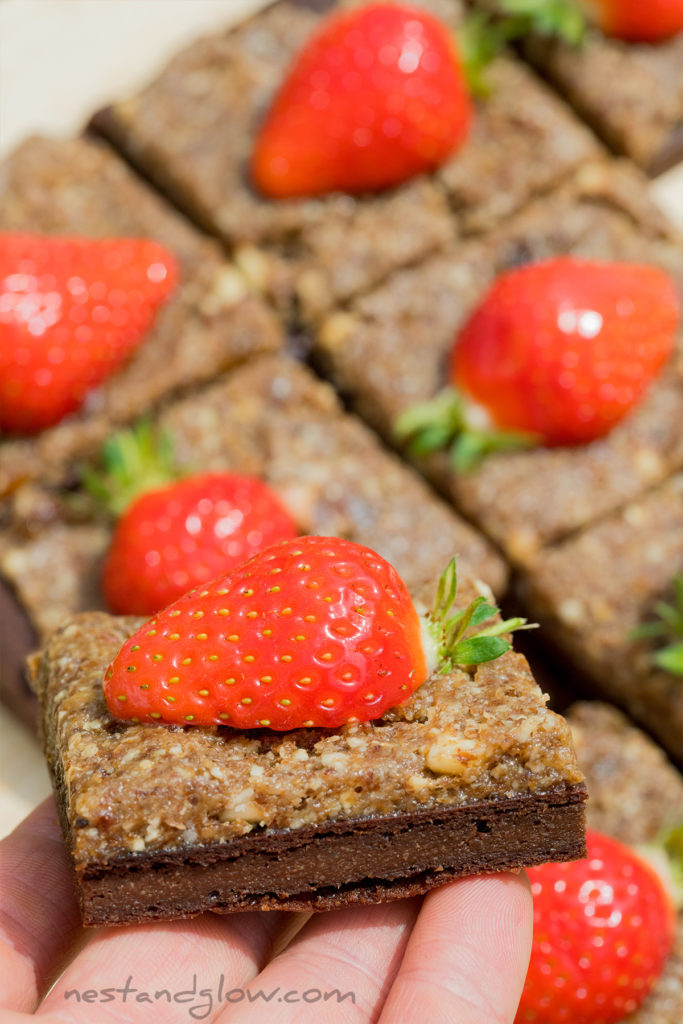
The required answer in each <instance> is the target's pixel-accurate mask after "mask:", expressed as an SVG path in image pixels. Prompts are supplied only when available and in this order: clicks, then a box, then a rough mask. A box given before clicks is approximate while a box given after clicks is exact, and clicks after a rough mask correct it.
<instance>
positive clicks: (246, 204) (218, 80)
mask: <svg viewBox="0 0 683 1024" xmlns="http://www.w3.org/2000/svg"><path fill="white" fill-rule="evenodd" d="M420 5H421V6H423V7H426V8H427V9H428V10H430V11H432V12H433V13H435V14H437V15H438V16H440V17H441V18H443V19H444V20H445V21H446V22H447V23H448V24H449V25H451V26H453V28H457V27H458V25H459V24H460V22H461V20H462V15H463V5H462V4H461V3H460V2H459V0H420ZM320 17H321V15H320V14H317V13H314V12H313V11H312V10H310V9H308V8H307V6H306V5H300V4H297V5H296V6H293V5H292V4H291V3H288V2H287V0H280V2H278V3H276V4H274V5H273V6H271V7H269V8H268V9H267V10H265V11H263V12H261V13H260V14H257V15H256V16H255V17H254V18H252V19H250V20H249V21H247V22H245V23H244V24H242V25H240V26H239V27H237V28H231V29H230V30H228V31H226V32H223V33H221V34H218V35H214V36H210V37H207V38H204V39H200V40H198V41H197V42H195V43H193V44H191V45H190V46H189V47H187V48H186V49H185V50H183V51H182V52H181V53H180V54H178V55H177V56H176V57H175V58H174V59H173V60H172V61H171V62H170V64H169V65H168V67H167V68H166V69H165V71H163V72H162V74H161V75H160V77H159V78H158V79H157V80H156V81H155V82H153V83H152V84H151V85H149V86H148V87H147V89H145V90H144V91H143V92H142V93H140V94H139V95H137V96H135V97H132V98H130V99H128V100H124V101H122V102H120V103H117V104H115V105H114V106H112V107H110V108H108V109H107V110H106V111H104V112H102V113H101V114H99V115H97V116H96V118H95V120H94V125H95V126H96V128H97V129H98V130H100V131H101V132H103V133H105V134H106V135H107V136H108V137H109V138H110V139H112V140H113V141H114V142H115V144H116V145H117V146H118V147H119V148H120V149H121V150H122V152H124V153H125V154H126V156H127V157H128V158H129V159H130V160H131V161H132V162H133V163H135V164H136V165H137V166H139V167H141V168H142V169H143V170H144V172H145V174H146V175H148V176H149V177H150V178H152V179H153V180H154V181H155V182H156V183H157V184H158V185H159V186H160V187H161V188H162V189H163V190H164V191H165V192H166V193H167V194H168V195H169V196H171V197H172V198H173V199H174V201H175V202H177V203H178V204H179V205H180V206H181V208H183V209H184V210H186V211H187V212H188V213H189V214H190V215H191V216H192V217H193V218H194V219H195V220H197V221H198V222H199V223H200V224H202V225H203V226H204V227H206V228H208V229H209V230H211V231H213V232H214V233H216V234H218V235H220V237H222V238H223V239H224V240H225V241H226V243H227V244H228V245H229V246H230V247H231V248H233V249H234V250H235V256H236V259H237V261H238V263H239V264H240V266H241V267H242V268H243V270H244V271H245V273H246V274H247V276H248V277H249V278H250V280H251V281H252V283H253V284H254V285H255V286H256V287H259V288H261V289H262V290H263V291H264V292H266V293H268V294H269V295H271V296H272V297H275V298H276V299H277V300H278V301H281V302H282V303H283V304H284V308H285V309H287V310H288V311H289V313H290V314H292V313H293V312H294V310H293V309H292V306H291V303H292V302H293V301H295V302H296V309H297V311H298V313H299V314H300V315H302V316H303V317H304V319H306V320H312V319H315V318H316V317H317V316H319V315H320V314H321V313H322V312H324V311H325V310H326V309H328V308H329V307H330V306H331V305H332V304H334V303H335V302H343V301H346V300H348V299H349V298H351V297H352V296H353V295H355V294H359V293H362V292H363V291H366V290H367V289H368V288H370V287H372V286H373V285H375V284H376V283H377V282H378V281H380V280H382V279H383V278H384V277H385V276H386V275H387V274H388V273H390V272H391V271H392V270H394V269H396V268H397V267H401V266H405V265H408V264H412V263H415V262H416V261H417V260H419V259H421V258H423V257H424V256H425V255H427V254H428V253H430V252H432V251H435V250H438V249H440V248H443V247H444V246H445V245H447V244H449V243H450V242H452V241H453V240H454V238H455V237H456V235H457V234H458V233H459V232H461V231H463V232H468V231H476V230H483V229H484V228H487V227H489V226H490V225H491V224H493V223H495V222H496V220H497V219H498V218H500V217H501V216H505V215H507V214H508V213H510V212H511V211H512V210H513V209H516V208H517V207H519V206H521V205H522V204H523V203H524V202H525V201H526V200H527V199H528V198H529V197H530V196H531V195H533V194H534V193H535V192H537V191H542V190H545V189H548V188H550V187H552V186H553V184H555V183H556V182H557V181H559V180H560V179H561V178H562V177H563V176H565V175H566V174H568V173H569V172H570V171H571V170H572V169H573V168H575V167H576V166H577V165H578V164H580V163H581V162H582V161H584V160H586V159H588V158H590V157H592V156H595V155H596V152H597V149H598V146H597V143H596V141H595V140H594V138H593V137H592V135H591V134H590V133H589V132H588V131H587V130H586V129H585V128H584V127H583V126H582V125H581V124H580V123H579V122H578V120H576V119H575V118H574V117H573V115H572V114H571V112H570V111H569V109H568V108H566V107H565V105H564V104H563V103H562V102H561V101H559V100H558V99H557V97H555V96H554V95H553V94H552V92H551V91H550V90H549V89H547V88H546V87H545V86H543V85H542V84H541V83H540V82H539V81H538V80H537V79H536V78H535V76H534V75H533V73H532V72H530V71H529V70H528V69H527V68H525V67H524V66H523V65H522V64H521V63H519V62H515V61H514V60H513V59H512V58H501V59H500V60H499V61H497V62H496V64H495V66H494V68H493V69H492V73H491V80H492V83H493V85H494V88H493V90H492V93H491V95H490V96H489V97H488V98H487V99H486V100H485V101H482V103H481V104H480V109H479V111H478V116H477V120H476V124H475V127H474V130H473V133H472V138H471V140H470V141H469V142H468V144H467V145H466V147H465V148H464V150H462V151H460V152H459V153H457V154H456V155H455V156H454V158H453V159H452V160H451V161H450V162H449V163H447V164H446V166H445V167H443V168H442V169H441V171H440V172H439V173H438V174H436V175H433V176H426V177H422V178H418V179H416V180H413V181H411V182H408V183H406V184H405V185H403V186H401V187H399V188H397V189H395V190H392V191H390V192H387V193H384V194H381V195H378V196H366V197H357V198H354V197H351V196H347V195H332V196H327V197H322V198H316V199H311V200H294V201H278V202H274V201H269V200H266V199H264V198H262V197H260V196H258V195H257V194H256V193H255V192H254V191H253V189H252V188H251V186H250V184H249V180H248V162H249V157H250V154H251V151H252V148H253V145H254V141H255V138H256V134H257V132H258V128H259V125H260V123H261V120H262V118H263V116H264V114H265V112H266V110H267V109H268V106H269V105H270V102H271V100H272V98H273V96H274V93H275V92H276V90H277V88H278V86H279V84H280V83H281V81H282V80H283V76H284V74H285V72H286V70H287V68H288V66H289V65H290V63H291V61H292V60H293V58H294V56H295V55H296V53H297V52H298V51H299V50H300V48H301V47H302V45H303V43H304V42H305V41H306V39H307V38H308V37H309V36H310V34H311V32H312V31H313V30H314V29H315V27H316V26H317V24H318V22H319V20H320ZM530 151H533V152H534V154H535V159H534V160H533V161H529V160H528V159H527V157H528V153H529V152H530Z"/></svg>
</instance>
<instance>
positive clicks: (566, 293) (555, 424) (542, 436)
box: [397, 257, 679, 468]
mask: <svg viewBox="0 0 683 1024" xmlns="http://www.w3.org/2000/svg"><path fill="white" fill-rule="evenodd" d="M678 318H679V303H678V298H677V293H676V288H675V285H674V283H673V281H672V280H671V278H670V277H669V275H668V274H666V273H664V272H663V271H661V270H659V269H657V268H656V267H650V266H641V265H637V264H627V263H594V262H589V261H583V260H576V259H572V258H570V257H562V258H559V259H553V260H548V261H546V262H539V263H532V264H528V265H527V266H524V267H521V268H519V269H517V270H513V271H510V272H509V273H506V274H502V275H501V276H500V277H499V278H498V279H497V280H496V281H495V282H494V284H493V286H492V288H491V289H490V291H489V292H488V294H487V295H486V296H485V298H484V299H483V301H482V302H481V304H480V305H479V306H478V307H477V309H475V311H474V313H473V314H472V316H471V317H470V319H469V321H468V322H467V323H466V324H465V325H464V327H463V328H462V330H461V331H460V333H459V335H458V338H457V339H456V344H455V346H454V348H453V352H452V356H451V381H452V383H453V385H454V386H455V388H456V389H457V390H456V396H455V400H454V396H453V393H452V392H450V393H449V394H447V395H446V396H443V397H440V398H439V400H438V402H437V403H436V408H435V405H434V404H432V405H429V404H428V405H427V406H419V407H417V408H416V409H414V410H410V411H409V412H408V413H407V414H406V415H405V416H404V417H403V418H402V420H401V421H399V424H398V425H397V429H398V431H399V433H402V434H404V435H410V434H418V445H421V448H422V450H423V451H424V450H428V449H429V447H430V441H431V440H433V439H434V438H436V441H438V443H439V445H442V444H443V443H446V442H448V441H452V440H453V438H455V442H454V447H453V449H452V453H453V457H454V461H455V463H456V465H457V466H459V468H466V467H467V460H468V458H470V457H471V456H474V457H476V456H480V455H482V454H485V453H486V452H487V451H489V450H495V449H496V448H497V447H504V446H508V447H509V446H510V443H511V441H512V442H514V441H515V439H516V438H515V433H514V432H516V434H517V440H519V435H520V434H522V435H526V438H527V443H528V442H529V441H530V440H533V441H536V442H537V443H541V444H545V445H548V446H554V445H572V444H584V443H586V442H588V441H592V440H594V439H596V438H598V437H602V436H603V435H604V434H606V433H607V432H608V431H609V430H611V429H612V427H614V426H615V425H616V424H617V423H619V421H620V420H622V419H623V418H624V417H625V416H627V415H628V414H629V413H630V412H631V410H632V409H634V408H635V406H637V405H638V403H639V402H640V401H641V400H642V399H643V397H644V395H645V392H646V391H647V389H648V387H649V386H650V384H651V383H652V381H653V380H654V378H655V377H656V376H657V374H658V373H659V372H660V370H661V369H662V367H663V365H664V363H665V362H666V361H667V359H668V358H669V357H670V355H671V352H672V350H673V346H674V339H675V332H676V327H677V324H678ZM473 404H474V405H475V406H477V407H478V409H477V410H476V413H474V414H473V412H472V405H473ZM474 424H476V426H475V425H474ZM437 427H438V428H439V430H440V433H439V430H437V429H436V428H437ZM428 431H431V434H429V433H428ZM501 432H502V433H501ZM509 432H513V434H512V436H510V433H509ZM472 461H474V460H473V459H470V464H471V462H472Z"/></svg>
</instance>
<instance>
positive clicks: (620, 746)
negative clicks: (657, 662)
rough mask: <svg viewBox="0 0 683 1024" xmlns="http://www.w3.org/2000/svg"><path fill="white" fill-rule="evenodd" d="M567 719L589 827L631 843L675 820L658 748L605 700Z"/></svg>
mask: <svg viewBox="0 0 683 1024" xmlns="http://www.w3.org/2000/svg"><path fill="white" fill-rule="evenodd" d="M567 721H568V723H569V726H570V728H571V731H572V736H573V738H574V746H575V748H576V757H577V760H578V762H579V765H580V766H581V770H582V771H583V772H584V773H585V776H586V786H587V788H588V797H589V799H588V803H587V805H586V815H587V818H588V824H589V825H590V826H591V827H592V828H596V829H599V830H600V831H602V832H606V833H607V834H608V835H611V836H614V837H615V838H616V839H620V840H621V841H622V842H623V843H630V844H632V845H634V844H637V843H649V842H652V841H653V840H654V839H656V838H657V837H658V836H659V834H660V832H661V831H662V829H665V828H668V827H671V826H672V825H675V824H677V823H679V822H680V820H681V814H682V812H683V775H681V773H680V772H679V771H677V770H676V769H675V768H674V766H673V765H672V764H671V762H670V761H669V760H667V757H666V755H665V753H664V751H663V750H662V749H661V747H658V746H657V744H656V743H653V741H652V740H651V739H650V738H649V737H648V736H647V735H646V734H645V733H644V732H642V731H641V730H640V729H638V728H636V727H635V726H634V725H632V724H631V722H629V720H628V719H627V718H626V716H625V715H622V713H621V712H620V711H617V709H616V708H613V707H611V706H610V705H608V704H600V703H599V702H597V701H595V702H590V703H589V702H582V703H579V704H574V705H572V707H571V708H570V709H569V711H568V713H567ZM672 1019H673V1018H672Z"/></svg>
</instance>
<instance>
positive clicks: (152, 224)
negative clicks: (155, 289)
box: [0, 138, 283, 496]
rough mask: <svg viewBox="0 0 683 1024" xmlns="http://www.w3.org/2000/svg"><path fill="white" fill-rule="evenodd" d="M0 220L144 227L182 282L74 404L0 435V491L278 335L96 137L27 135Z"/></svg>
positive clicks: (12, 165)
mask: <svg viewBox="0 0 683 1024" xmlns="http://www.w3.org/2000/svg"><path fill="white" fill-rule="evenodd" d="M0 230H6V231H28V232H37V233H43V234H55V233H59V234H72V235H83V236H92V237H106V236H109V237H120V236H122V235H130V236H136V237H149V238H154V239H156V240H157V241H159V242H161V243H163V244H164V245H166V246H168V247H169V248H170V249H171V250H172V251H173V253H174V254H175V255H176V256H177V257H178V260H179V262H180V265H181V279H180V283H179V285H178V287H177V289H176V290H175V292H174V293H173V295H172V296H171V297H170V299H169V301H168V302H167V303H165V304H164V306H163V307H162V308H161V310H160V311H159V313H158V315H157V317H156V320H155V322H154V325H153V327H152V328H151V330H150V331H149V333H148V334H147V336H146V338H145V340H144V342H143V344H142V345H141V346H140V348H139V349H138V350H137V351H136V352H135V354H134V355H133V356H132V358H131V359H130V361H129V362H128V363H126V365H125V366H124V367H123V368H122V369H121V370H119V371H118V372H117V373H115V374H114V375H112V376H111V377H110V378H109V379H108V380H107V381H105V382H104V384H103V385H102V387H100V388H99V389H97V390H96V391H93V392H91V394H90V395H89V396H88V399H87V401H86V403H85V405H84V406H83V408H82V409H81V411H80V412H79V413H77V414H75V415H73V416H70V417H68V418H67V419H65V420H64V421H62V422H61V423H59V424H57V426H55V427H53V428H51V429H49V430H46V431H43V433H42V434H40V435H38V436H37V437H35V438H32V439H9V438H6V439H5V438H0V496H2V495H3V494H4V493H5V492H6V491H7V490H9V489H10V488H11V487H13V486H15V485H16V483H17V482H18V481H20V480H24V479H26V478H39V477H45V476H49V475H50V474H55V473H58V472H59V470H60V469H61V468H63V467H64V465H65V464H67V463H68V462H69V461H70V460H73V459H74V458H75V457H77V456H81V455H83V454H85V453H87V452H88V451H89V450H92V449H93V448H96V447H97V446H98V445H99V444H100V443H101V442H102V440H104V438H105V437H106V435H107V433H108V432H109V431H110V430H111V428H112V426H113V425H115V424H117V423H125V422H129V421H130V420H131V419H133V418H135V417H136V416H139V415H141V414H143V413H144V412H146V411H147V410H148V409H149V408H150V407H151V406H153V405H154V404H155V403H157V402H159V401H160V400H161V399H162V398H163V397H165V396H167V395H169V394H173V393H175V392H176V391H178V390H180V389H185V388H187V387H188V386H190V385H192V384H195V383H197V382H200V381H202V380H207V379H210V378H212V377H214V376H215V375H216V374H217V373H218V372H220V370H222V369H224V368H225V367H227V366H229V365H232V364H234V363H236V362H238V361H240V360H242V359H244V358H246V357H248V356H249V355H251V354H253V353H256V352H268V351H274V350H277V349H279V348H280V347H281V345H282V343H283V333H282V329H281V327H280V325H279V324H278V322H277V320H276V319H275V317H274V315H273V314H272V313H271V311H270V310H269V309H268V308H267V307H266V305H265V303H263V302H262V301H261V300H260V299H258V298H256V297H255V296H252V295H249V294H248V287H247V284H246V281H245V278H244V277H243V275H242V274H241V273H240V272H239V271H238V270H237V268H236V267H235V266H234V265H233V264H230V263H228V262H226V261H225V259H224V258H223V257H222V256H221V253H220V249H219V248H218V246H217V245H216V244H215V243H214V242H212V241H210V240H209V239H207V238H205V237H204V236H202V235H201V234H200V233H199V232H198V231H196V230H195V229H194V228H192V227H191V226H190V225H189V223H188V222H187V221H186V220H185V219H184V218H183V217H182V216H181V215H180V214H178V213H177V212H176V211H174V210H173V209H172V208H171V207H170V206H169V205H168V204H167V203H166V202H165V201H164V200H163V199H161V198H160V197H159V196H158V195H156V194H155V193H154V192H152V190H151V189H150V188H149V187H148V186H147V185H145V184H144V182H142V181H141V180H140V179H139V178H138V177H137V176H136V175H135V174H134V173H133V172H131V170H130V169H129V168H128V167H127V166H126V165H125V164H124V163H123V161H122V160H120V159H119V158H118V157H117V156H116V154H115V153H114V152H113V151H112V150H111V149H109V147H108V146H106V145H105V144H103V143H98V142H94V141H91V140H88V139H83V138H79V139H72V140H66V141H56V140H49V139H38V138H36V139H30V140H29V141H27V142H25V143H24V144H23V145H21V146H20V147H19V148H18V149H17V150H16V151H15V153H13V154H12V155H11V156H10V157H9V158H8V159H7V160H6V161H5V162H4V163H3V164H2V166H1V169H0Z"/></svg>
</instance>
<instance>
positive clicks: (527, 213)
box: [314, 162, 683, 563]
mask: <svg viewBox="0 0 683 1024" xmlns="http://www.w3.org/2000/svg"><path fill="white" fill-rule="evenodd" d="M566 253H569V254H573V255H576V256H578V257H583V258H589V259H599V260H611V259H618V260H630V261H635V262H643V261H649V262H652V263H655V264H658V265H660V266H663V267H664V268H666V269H668V270H670V271H671V272H672V273H673V274H674V275H675V276H676V279H677V281H678V282H680V284H681V288H682V289H683V242H682V241H681V239H680V237H679V236H677V235H675V234H674V233H673V231H672V229H670V228H668V227H667V225H666V224H665V223H663V221H662V218H661V215H660V214H659V212H658V211H657V210H656V209H655V208H654V207H653V206H652V205H651V204H650V203H649V201H648V199H647V196H646V194H645V191H644V182H643V179H642V177H641V175H640V174H639V173H637V172H636V171H635V170H634V169H632V168H629V167H627V166H625V165H623V164H613V163H608V162H600V163H597V164H591V165H586V166H585V167H583V168H582V169H581V171H580V172H578V173H577V174H576V175H575V176H574V177H573V179H572V180H571V181H569V182H567V183H565V185H564V186H562V187H561V188H560V189H558V190H557V191H555V192H554V193H553V194H552V195H549V196H546V197H543V198H540V199H538V200H536V201H535V202H533V203H531V204H529V205H528V206H527V207H526V208H525V209H524V210H523V211H522V212H521V213H519V214H518V215H517V216H516V217H514V218H512V219H511V220H510V221H509V222H508V223H506V224H505V225H502V226H501V227H500V228H499V229H497V230H495V231H493V232H490V233H489V234H488V235H487V236H485V237H483V238H481V239H473V240H470V241H469V242H467V243H461V244H460V245H458V246H456V247H454V248H452V249H449V250H447V251H445V252H443V253H441V254H439V255H436V256H433V257H432V258H430V259H429V260H426V261H424V262H423V263H421V264H420V265H419V266H416V267H411V268H409V269H406V270H403V271H400V272H398V273H396V274H394V275H393V276H392V277H391V278H390V279H389V280H388V281H387V282H385V284H384V285H383V286H381V287H380V288H377V289H376V290H375V291H373V292H371V293H370V294H368V295H366V296H363V297H361V298H359V299H358V300H356V302H355V303H354V304H353V305H352V306H351V308H350V309H345V310H341V311H338V312H336V313H333V314H331V315H330V316H329V317H327V318H326V320H324V321H323V323H322V324H321V326H320V328H319V330H318V331H317V332H316V335H315V340H314V352H315V355H316V358H317V360H318V363H319V365H321V366H322V368H323V369H324V370H325V372H326V373H328V374H329V375H330V376H331V378H332V379H333V380H334V381H335V383H336V385H337V386H338V387H339V388H340V390H341V391H342V392H343V393H345V394H346V395H347V396H348V397H349V398H350V400H351V401H352V403H353V404H354V406H355V408H356V409H357V410H358V411H359V412H360V414H361V415H362V416H363V417H364V418H365V419H366V420H368V421H369V422H370V423H372V424H373V426H375V427H376V428H377V429H378V430H379V431H380V432H381V433H382V434H383V435H384V437H385V438H387V440H389V441H392V442H393V443H394V444H396V443H397V441H396V437H395V434H394V424H395V422H396V420H397V418H398V416H399V415H400V413H402V412H403V411H405V410H406V409H408V408H409V407H410V406H412V405H413V404H415V403H416V402H420V401H424V400H427V399H429V398H431V397H432V396H433V395H434V394H435V393H436V392H437V391H439V389H440V388H441V387H443V386H444V385H445V384H446V383H447V378H446V369H445V367H446V361H447V355H448V353H449V352H450V349H451V346H452V344H453V341H454V338H455V336H456V333H457V331H458V329H459V328H460V326H461V325H462V324H463V323H464V321H465V319H466V318H467V316H468V314H469V313H470V311H471V310H472V309H473V307H474V306H475V305H476V304H477V302H478V301H479V300H480V299H481V297H482V295H483V294H484V293H485V291H486V289H487V287H488V286H489V285H490V283H491V281H492V279H493V277H494V276H495V275H496V274H497V273H500V272H502V271H505V270H508V269H510V268H512V267H515V266H517V265H519V264H521V263H525V262H527V261H530V260H534V259H542V258H548V257H551V256H557V255H560V254H566ZM682 417H683V357H682V355H681V351H680V345H679V350H678V351H677V353H676V356H675V358H674V359H673V360H672V361H671V363H670V365H669V367H668V368H667V370H666V372H665V373H664V374H663V375H662V377H661V378H660V380H659V381H658V382H657V383H656V385H655V386H654V387H653V388H652V391H651V393H650V395H649V397H648V398H647V399H646V401H645V402H644V403H643V405H642V406H641V407H640V408H639V409H638V410H637V411H635V412H634V413H633V414H632V415H631V416H629V417H628V419H627V420H626V421H624V422H623V423H622V424H621V425H620V426H618V427H617V428H616V429H615V430H613V431H612V432H611V433H610V434H609V435H608V436H607V437H605V438H604V439H601V440H599V441H596V442H594V443H592V444H588V445H584V446H582V447H576V448H555V449H545V448H536V449H533V450H528V451H524V452H514V453H509V452H508V453H504V454H499V455H494V456H491V457H489V458H488V459H487V460H486V461H485V463H484V464H483V465H482V467H481V468H480V469H478V470H477V471H475V472H472V473H468V474H456V473H455V472H453V471H452V469H451V468H450V465H449V463H448V460H447V458H446V457H445V456H443V457H441V456H439V457H435V458H430V459H421V460H420V462H419V465H420V466H421V468H422V469H423V470H424V471H425V472H426V473H427V474H428V475H430V476H431V477H432V479H433V480H434V481H435V482H436V483H437V484H438V485H439V487H440V488H441V489H442V490H444V491H445V492H446V493H447V494H448V495H449V496H450V497H451V498H452V500H453V501H454V502H455V504H456V506H457V507H459V508H460V509H461V510H462V511H464V513H465V514H466V516H467V517H468V518H469V519H471V520H472V521H473V522H475V523H477V525H479V526H480V527H481V528H482V529H483V530H484V532H486V533H487V534H488V535H489V536H490V537H491V538H492V539H493V540H495V541H496V542H497V543H498V544H499V545H500V546H501V547H502V548H503V550H504V551H505V553H506V554H507V555H508V557H509V558H510V559H511V560H512V561H513V562H517V563H527V562H529V561H532V560H533V558H534V557H535V556H536V554H537V552H538V550H539V549H540V548H542V547H543V545H545V544H547V543H549V542H551V541H553V540H556V539H558V538H560V537H562V536H564V535H566V534H568V533H569V532H571V531H572V530H575V529H577V528H578V527H580V526H581V525H582V524H584V523H586V522H590V521H591V520H592V519H594V518H596V517H597V516H600V515H604V514H605V513H607V512H609V511H610V510H611V509H613V508H615V507H617V506H619V505H621V504H623V502H625V501H627V500H629V498H631V497H632V496H634V495H636V494H638V493H639V492H641V491H642V490H643V489H644V488H646V487H649V486H652V485H654V484H655V483H656V482H657V481H659V480H661V479H663V478H664V477H666V476H667V475H668V474H670V473H671V472H672V471H674V470H675V469H676V468H677V467H679V466H681V465H683V437H682V436H681V431H680V429H679V424H680V422H681V418H682ZM549 494H552V495H553V500H552V501H549V500H548V495H549Z"/></svg>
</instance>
